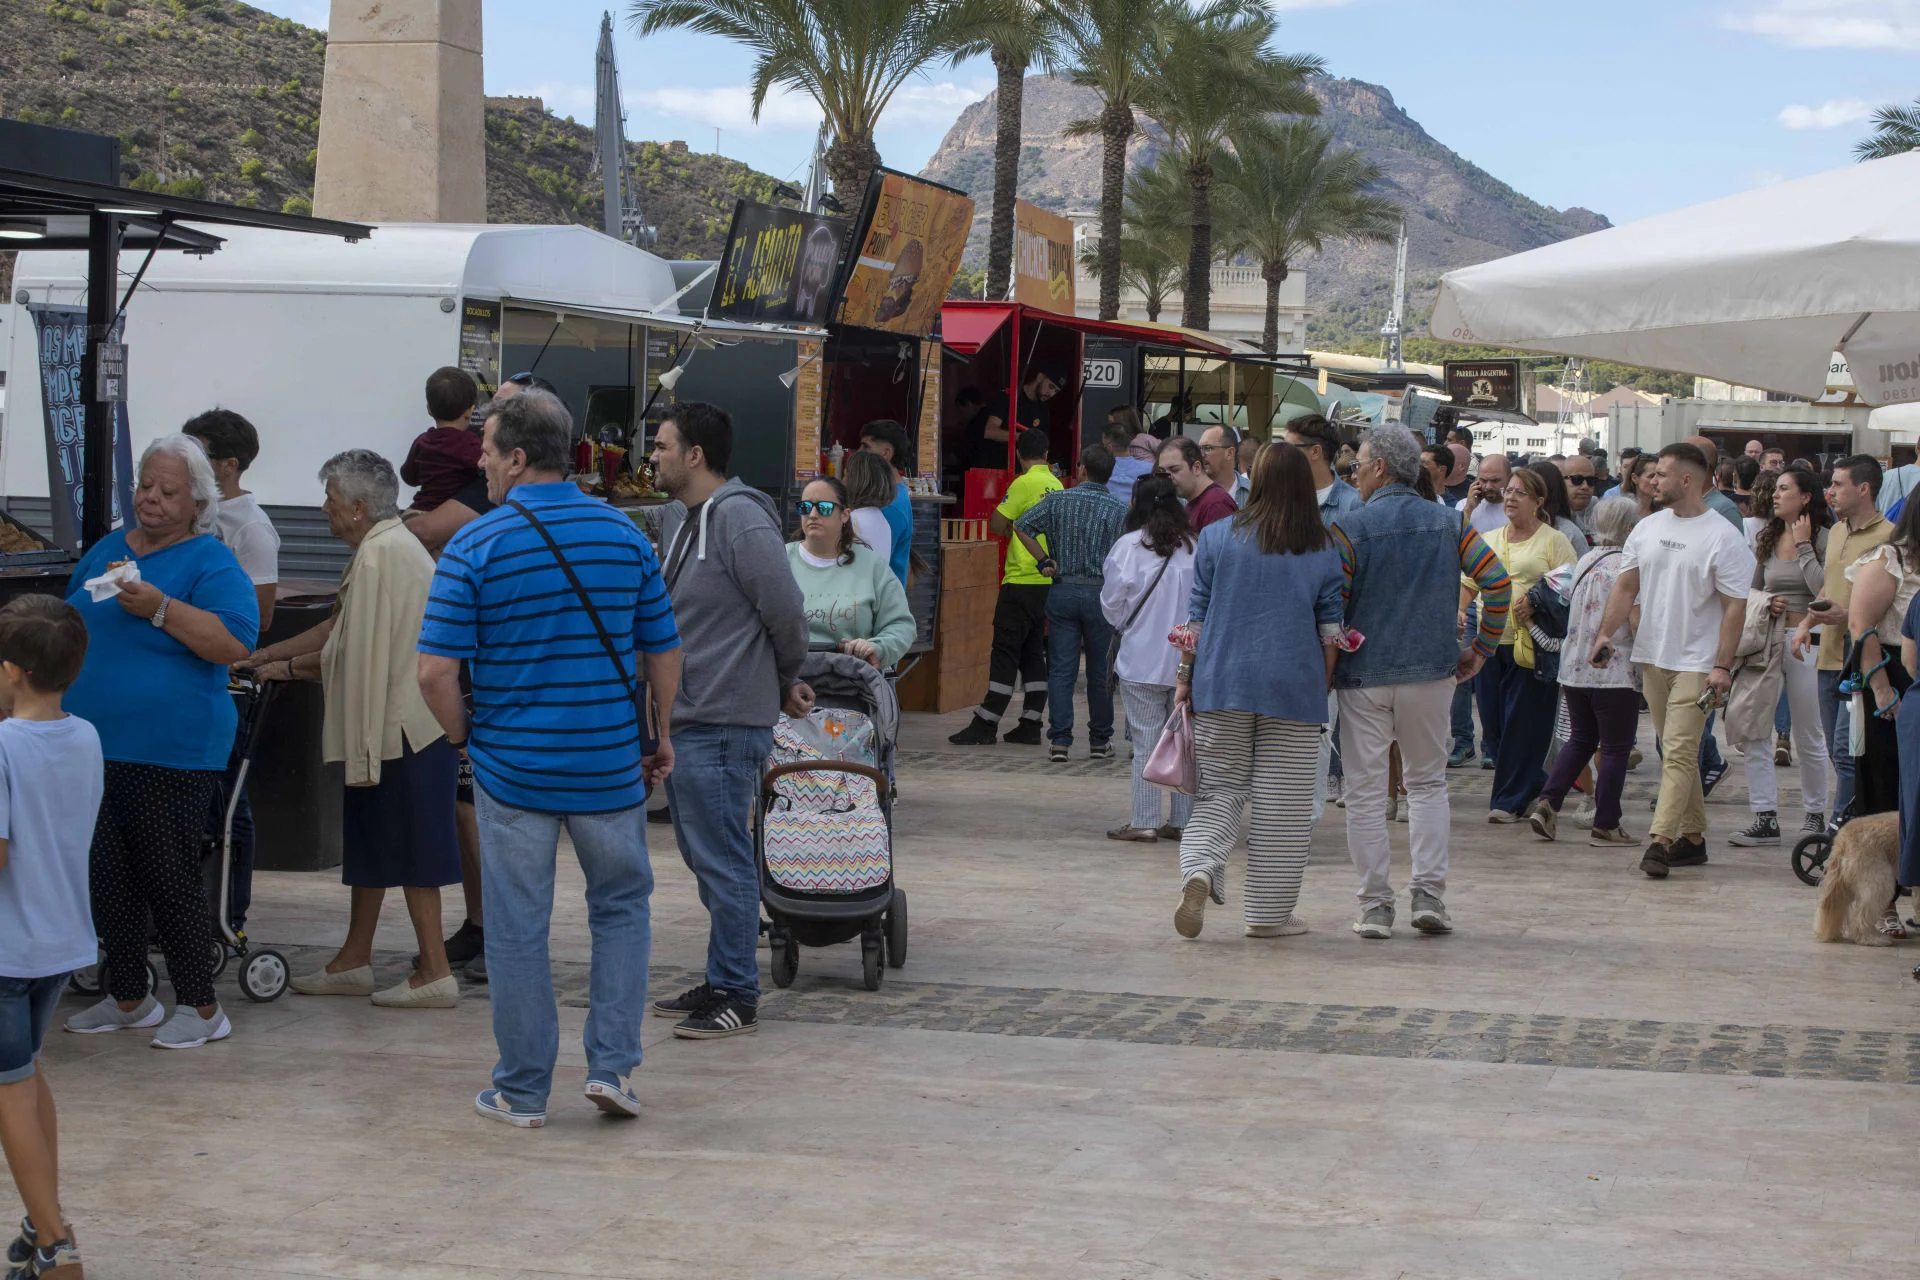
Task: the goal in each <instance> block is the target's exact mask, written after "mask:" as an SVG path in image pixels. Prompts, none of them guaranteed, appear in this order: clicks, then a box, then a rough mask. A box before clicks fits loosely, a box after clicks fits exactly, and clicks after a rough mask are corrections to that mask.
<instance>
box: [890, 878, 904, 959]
mask: <svg viewBox="0 0 1920 1280" xmlns="http://www.w3.org/2000/svg"><path fill="white" fill-rule="evenodd" d="M886 934H887V967H888V968H889V969H898V968H900V967H901V966H902V965H904V964H906V962H907V895H906V892H905V891H904V890H901V889H895V890H894V891H893V905H892V906H890V907H888V908H887V920H886Z"/></svg>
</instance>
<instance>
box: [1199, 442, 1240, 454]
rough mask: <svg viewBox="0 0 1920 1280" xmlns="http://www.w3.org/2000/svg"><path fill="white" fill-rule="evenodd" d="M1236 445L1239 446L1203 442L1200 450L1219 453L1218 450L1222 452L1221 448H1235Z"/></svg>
mask: <svg viewBox="0 0 1920 1280" xmlns="http://www.w3.org/2000/svg"><path fill="white" fill-rule="evenodd" d="M1236 447H1237V446H1235V445H1230V444H1203V445H1201V446H1200V452H1202V453H1218V452H1220V450H1222V449H1228V450H1231V449H1234V448H1236Z"/></svg>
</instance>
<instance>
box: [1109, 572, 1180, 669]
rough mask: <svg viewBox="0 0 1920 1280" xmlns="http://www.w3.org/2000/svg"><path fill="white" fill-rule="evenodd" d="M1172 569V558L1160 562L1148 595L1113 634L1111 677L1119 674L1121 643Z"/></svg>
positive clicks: (1148, 585) (1110, 650) (1149, 585)
mask: <svg viewBox="0 0 1920 1280" xmlns="http://www.w3.org/2000/svg"><path fill="white" fill-rule="evenodd" d="M1172 567H1173V557H1172V556H1167V557H1166V558H1165V559H1163V560H1161V561H1160V572H1158V573H1156V574H1154V575H1153V581H1152V582H1149V583H1148V584H1147V590H1146V594H1145V595H1143V596H1141V597H1140V602H1139V603H1138V604H1136V605H1134V606H1133V612H1132V613H1130V614H1128V615H1127V620H1126V621H1125V622H1123V623H1121V624H1120V629H1119V630H1118V631H1115V632H1114V633H1113V639H1112V640H1110V641H1109V642H1108V643H1107V675H1108V676H1109V677H1112V676H1117V675H1118V674H1119V672H1118V671H1117V670H1116V669H1115V667H1114V664H1115V663H1117V662H1119V661H1120V642H1121V641H1122V640H1124V639H1126V638H1127V632H1128V631H1129V630H1131V629H1132V627H1133V623H1134V620H1135V619H1136V618H1138V617H1139V616H1140V611H1141V610H1142V609H1144V608H1146V607H1147V601H1149V600H1151V599H1152V598H1153V592H1154V589H1155V588H1156V587H1158V586H1159V585H1160V579H1162V578H1164V577H1166V576H1167V570H1168V569H1170V568H1172Z"/></svg>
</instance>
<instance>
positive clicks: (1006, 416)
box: [967, 364, 1067, 471]
mask: <svg viewBox="0 0 1920 1280" xmlns="http://www.w3.org/2000/svg"><path fill="white" fill-rule="evenodd" d="M1066 385H1067V375H1066V372H1065V371H1064V370H1062V369H1061V368H1060V367H1059V366H1058V365H1054V364H1037V365H1034V366H1032V367H1031V368H1029V369H1028V370H1027V376H1026V380H1025V381H1023V382H1022V383H1021V384H1020V401H1019V403H1018V404H1013V405H1010V404H1009V403H1008V402H1007V393H1006V392H1004V391H1000V392H996V393H994V394H993V395H990V396H988V397H987V404H986V407H985V408H984V409H982V410H981V411H980V415H979V416H978V417H976V418H975V419H974V420H973V423H974V424H973V426H972V427H970V428H969V429H968V434H969V435H970V436H971V437H972V443H971V445H970V447H969V448H968V451H967V452H968V462H967V465H968V466H970V467H985V468H988V469H989V470H993V471H1007V470H1011V469H1012V468H1011V464H1010V462H1009V459H1008V457H1007V441H1008V440H1010V439H1013V438H1014V437H1015V436H1017V435H1018V434H1019V433H1020V432H1022V431H1045V430H1047V428H1048V427H1049V426H1050V425H1051V419H1050V417H1049V415H1048V413H1047V409H1046V404H1047V401H1049V400H1051V399H1053V398H1054V397H1055V396H1057V395H1059V394H1060V391H1061V388H1063V387H1065V386H1066Z"/></svg>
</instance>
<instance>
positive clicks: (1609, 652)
mask: <svg viewBox="0 0 1920 1280" xmlns="http://www.w3.org/2000/svg"><path fill="white" fill-rule="evenodd" d="M1612 661H1613V642H1612V641H1611V640H1609V641H1607V642H1606V643H1605V644H1603V645H1601V646H1600V647H1599V648H1598V649H1596V650H1594V651H1593V665H1594V666H1596V667H1604V666H1606V665H1607V664H1608V663H1609V662H1612Z"/></svg>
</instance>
